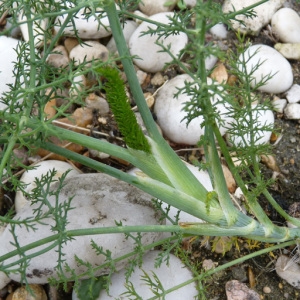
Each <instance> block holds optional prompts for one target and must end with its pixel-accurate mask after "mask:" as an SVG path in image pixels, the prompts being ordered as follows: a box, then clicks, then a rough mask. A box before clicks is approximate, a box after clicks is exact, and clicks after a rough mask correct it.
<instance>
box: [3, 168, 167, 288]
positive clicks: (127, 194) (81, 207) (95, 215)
mask: <svg viewBox="0 0 300 300" xmlns="http://www.w3.org/2000/svg"><path fill="white" fill-rule="evenodd" d="M56 188H57V186H56V185H54V186H53V187H52V189H53V190H55V189H56ZM70 197H73V198H72V200H71V204H70V205H71V207H72V208H73V209H71V210H70V211H68V222H69V223H68V224H67V225H66V230H75V229H83V228H91V229H93V228H100V227H114V226H116V224H115V221H117V222H122V224H123V226H131V225H132V226H135V225H158V224H161V221H159V219H160V218H161V215H160V214H159V213H158V212H157V211H155V209H154V208H153V205H152V201H151V199H152V197H151V196H150V195H148V194H146V193H144V192H142V191H140V190H139V189H137V188H135V187H133V186H131V185H130V184H127V183H124V182H122V181H120V180H117V179H115V178H112V177H110V176H108V175H106V174H100V173H94V174H81V175H77V176H74V177H70V178H68V179H66V180H65V181H64V187H63V188H62V189H61V191H60V193H59V201H58V202H59V203H61V204H63V203H65V202H68V201H69V200H70ZM47 200H48V201H49V203H50V204H51V205H52V206H55V202H56V199H55V197H54V196H50V197H48V199H47ZM40 205H41V203H36V204H32V205H31V206H30V205H29V204H27V205H26V207H24V209H23V210H22V212H20V213H18V214H17V215H16V216H15V217H14V219H25V218H28V217H32V216H33V215H34V209H36V208H37V207H38V206H40ZM45 206H46V205H44V206H43V207H42V208H41V209H42V211H43V212H46V211H48V210H49V208H48V206H46V207H45ZM54 225H55V222H54V220H53V219H51V218H50V217H48V218H45V219H44V220H43V224H41V223H38V224H35V229H36V230H35V231H34V232H33V231H30V230H29V231H28V229H27V228H26V227H24V226H22V227H19V226H16V229H15V234H16V236H18V242H19V245H20V246H24V245H27V244H30V243H32V242H35V241H37V240H40V239H42V238H45V237H48V236H51V235H53V234H54V232H53V226H54ZM10 229H11V227H10V225H8V226H7V227H6V229H5V231H4V233H3V234H2V235H1V236H0V244H1V247H0V256H1V255H4V254H5V253H9V252H11V251H12V250H13V249H14V246H13V245H12V241H13V240H14V239H13V237H12V234H11V232H10ZM141 235H142V237H141V243H142V244H150V243H152V242H154V241H155V240H157V239H158V238H159V233H152V232H149V233H142V234H141ZM91 239H93V241H94V242H95V243H96V244H97V245H98V246H100V247H101V246H102V247H103V249H104V251H105V250H109V251H111V256H112V258H116V257H120V256H122V255H124V254H126V253H128V252H130V251H133V249H134V247H135V246H136V245H135V242H134V240H133V239H126V237H125V236H124V234H104V235H101V234H99V235H92V236H77V237H74V239H73V240H70V241H68V242H67V243H66V244H64V245H63V253H65V256H64V257H63V259H64V260H65V263H67V264H68V265H69V267H70V268H71V269H74V272H75V273H76V274H80V273H82V272H85V271H87V269H86V267H85V266H82V265H80V264H78V262H77V261H76V260H75V255H76V256H78V257H79V258H80V259H82V260H83V261H86V262H89V263H91V265H92V266H94V267H95V266H99V265H101V264H103V263H104V262H105V256H104V255H97V254H96V252H95V250H94V249H93V248H92V246H91ZM48 246H49V244H47V245H45V246H44V247H48ZM42 248H43V247H42ZM38 250H41V247H40V248H39V249H38ZM57 250H58V249H57V248H52V249H51V250H49V251H48V252H46V253H44V254H41V255H39V256H37V257H34V258H31V260H30V261H29V265H28V267H27V269H26V276H27V278H26V279H27V280H28V282H29V283H37V284H43V283H47V281H48V279H49V277H52V276H54V277H57V276H56V270H55V266H56V265H57V259H58V256H57ZM35 251H37V249H35V250H29V251H28V252H27V255H30V254H31V253H33V252H35ZM17 259H19V257H15V258H11V259H8V260H7V261H5V264H9V263H12V262H13V261H15V260H17ZM125 265H126V261H122V262H118V263H116V269H117V270H120V269H122V268H124V266H125ZM107 272H108V269H102V270H99V271H98V272H96V274H95V275H96V276H100V275H102V274H106V273H107ZM10 278H11V279H13V280H15V281H20V279H21V277H20V274H18V273H16V274H10Z"/></svg>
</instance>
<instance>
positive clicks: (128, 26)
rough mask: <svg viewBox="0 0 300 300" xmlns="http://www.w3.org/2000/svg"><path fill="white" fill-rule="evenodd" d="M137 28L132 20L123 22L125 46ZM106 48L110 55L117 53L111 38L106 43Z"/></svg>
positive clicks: (136, 24)
mask: <svg viewBox="0 0 300 300" xmlns="http://www.w3.org/2000/svg"><path fill="white" fill-rule="evenodd" d="M138 26H139V25H138V23H136V22H134V21H132V20H126V21H125V23H124V27H123V34H124V37H125V41H126V43H127V44H128V42H129V39H130V37H131V35H132V34H133V32H134V31H135V30H136V29H137V27H138ZM106 48H107V49H108V51H109V52H111V53H115V52H117V46H116V42H115V39H114V38H113V37H112V38H111V39H110V41H109V42H108V43H107V45H106Z"/></svg>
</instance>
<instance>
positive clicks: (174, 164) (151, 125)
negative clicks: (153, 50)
mask: <svg viewBox="0 0 300 300" xmlns="http://www.w3.org/2000/svg"><path fill="white" fill-rule="evenodd" d="M107 2H108V3H107V5H106V6H105V7H104V9H105V11H106V12H107V16H108V19H109V22H110V27H111V30H112V33H113V36H114V39H115V41H116V46H117V49H118V52H119V55H120V57H121V61H122V64H123V67H124V70H125V73H126V77H127V79H128V83H129V86H130V90H131V93H132V95H133V98H134V99H135V102H136V104H137V106H138V109H139V112H140V113H141V116H142V118H143V121H144V123H145V126H146V128H147V131H148V133H149V136H150V138H151V139H153V141H154V143H152V145H154V144H156V145H157V149H159V152H160V153H158V155H159V156H160V157H161V156H162V155H163V156H164V158H165V159H166V160H165V161H163V163H164V167H163V170H164V171H165V173H166V175H167V176H168V178H169V179H170V181H171V182H172V184H173V185H175V186H181V187H182V188H183V189H184V190H185V191H189V192H190V193H192V194H193V195H195V196H196V194H197V195H200V196H201V195H204V194H206V193H207V191H206V189H205V188H204V187H203V185H202V184H200V183H199V181H198V180H197V179H196V178H195V176H194V175H193V174H192V173H191V172H190V171H189V170H188V169H187V167H186V166H185V164H184V163H183V162H182V161H181V160H180V159H179V158H178V156H177V155H176V153H175V152H174V151H173V150H172V148H171V147H170V146H169V145H168V144H167V142H166V141H165V140H164V138H163V137H162V136H161V134H160V133H159V131H158V129H157V126H156V124H155V122H154V120H153V118H152V115H151V113H150V110H149V108H148V106H147V103H146V101H145V98H144V95H143V92H142V89H141V87H140V84H139V82H138V79H137V76H136V72H135V69H134V66H133V63H132V60H131V58H130V53H129V51H128V48H127V46H126V41H125V38H124V36H123V32H122V28H121V24H120V22H119V19H118V15H117V11H116V7H115V3H114V1H107ZM152 150H153V148H152ZM155 155H156V154H155V153H154V158H156V157H155ZM179 174H181V178H179V176H178V175H179ZM196 198H197V197H196Z"/></svg>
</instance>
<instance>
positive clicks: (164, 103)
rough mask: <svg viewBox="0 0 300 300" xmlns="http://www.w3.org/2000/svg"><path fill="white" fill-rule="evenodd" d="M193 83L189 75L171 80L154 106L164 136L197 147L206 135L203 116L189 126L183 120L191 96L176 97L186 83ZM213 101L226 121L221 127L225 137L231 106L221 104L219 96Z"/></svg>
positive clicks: (213, 98)
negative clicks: (186, 104) (186, 103)
mask: <svg viewBox="0 0 300 300" xmlns="http://www.w3.org/2000/svg"><path fill="white" fill-rule="evenodd" d="M191 81H192V79H191V77H190V76H189V75H187V74H182V75H178V76H176V77H174V78H173V79H171V80H170V81H169V82H168V83H166V84H165V85H164V86H163V87H162V88H161V89H160V91H159V92H158V94H157V97H156V102H155V106H154V112H155V114H156V116H157V122H158V124H159V126H160V127H161V129H162V131H163V133H164V135H165V136H166V137H167V138H168V139H170V140H172V141H173V142H175V143H179V144H186V145H196V144H197V142H199V140H200V137H201V136H202V135H203V134H204V128H201V124H202V123H203V117H202V116H199V117H197V118H194V119H193V120H192V121H191V122H190V123H189V124H188V126H187V121H186V120H183V119H184V118H185V117H186V114H187V113H186V112H185V111H183V107H184V106H185V102H188V101H190V100H191V96H189V95H187V94H184V93H181V94H179V96H178V98H175V97H174V95H175V94H177V93H178V89H181V88H184V86H185V82H191ZM208 84H212V80H211V79H210V78H208ZM211 101H212V103H213V104H214V105H216V108H217V111H218V112H219V115H220V117H221V118H222V119H223V121H224V124H223V125H222V126H220V131H221V134H222V135H224V134H225V132H226V127H228V124H229V121H230V120H229V119H228V117H226V114H227V113H228V111H229V105H226V106H225V105H224V104H223V103H219V102H221V101H222V99H221V97H220V96H219V95H216V96H213V97H211Z"/></svg>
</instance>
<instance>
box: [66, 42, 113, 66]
mask: <svg viewBox="0 0 300 300" xmlns="http://www.w3.org/2000/svg"><path fill="white" fill-rule="evenodd" d="M70 59H73V60H74V64H75V66H78V65H79V64H81V63H83V62H84V61H86V62H91V61H93V60H100V61H106V60H107V59H108V50H107V48H106V47H105V46H103V45H102V44H100V43H99V42H97V41H85V42H84V44H79V45H77V46H75V47H74V48H73V49H72V50H71V51H70ZM90 65H91V63H87V64H86V66H90Z"/></svg>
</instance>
